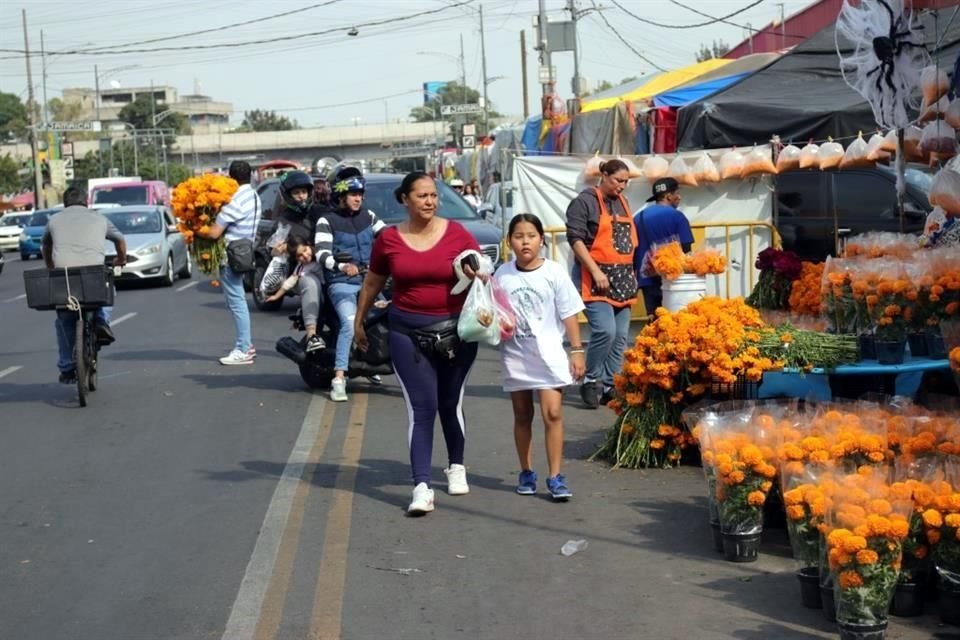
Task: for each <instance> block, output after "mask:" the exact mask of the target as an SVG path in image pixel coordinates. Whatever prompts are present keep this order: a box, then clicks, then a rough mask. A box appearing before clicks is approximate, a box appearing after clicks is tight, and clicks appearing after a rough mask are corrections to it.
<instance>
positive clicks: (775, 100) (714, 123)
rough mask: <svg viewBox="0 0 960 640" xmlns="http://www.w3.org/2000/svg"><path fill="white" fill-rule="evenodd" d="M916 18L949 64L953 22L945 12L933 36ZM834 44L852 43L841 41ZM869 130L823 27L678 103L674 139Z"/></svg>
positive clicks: (797, 136)
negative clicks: (747, 71) (756, 67)
mask: <svg viewBox="0 0 960 640" xmlns="http://www.w3.org/2000/svg"><path fill="white" fill-rule="evenodd" d="M922 21H923V25H924V28H925V30H926V33H927V34H930V35H929V36H928V46H929V47H930V48H933V44H934V42H935V41H936V40H937V39H939V41H940V49H939V51H937V52H936V54H935V56H934V57H935V58H936V59H938V60H939V64H940V66H941V68H943V69H947V70H950V69H952V68H953V64H954V60H955V58H956V56H957V52H958V51H960V47H958V44H960V20H953V21H950V20H948V19H947V17H946V16H944V17H943V19H941V20H940V21H939V28H940V30H941V33H939V34H938V33H937V26H938V25H937V24H935V20H934V17H933V16H932V15H931V14H925V15H924V16H922ZM944 29H945V30H946V31H945V32H944ZM841 40H842V38H841ZM840 46H841V51H846V52H849V51H850V50H851V49H852V45H851V43H849V42H846V41H843V40H842V41H841V42H840ZM876 128H877V125H876V122H875V121H874V117H873V111H872V110H871V109H870V105H869V104H868V103H867V102H866V101H865V100H864V99H863V98H862V97H861V96H860V94H858V93H856V92H855V91H853V89H851V88H850V87H849V86H847V84H846V82H844V80H843V77H842V76H841V74H840V63H839V59H838V56H837V47H836V43H835V29H834V25H830V26H829V27H827V28H825V29H823V30H822V31H820V32H819V33H818V34H816V35H815V36H813V37H812V38H810V39H809V40H807V41H806V42H804V43H803V44H801V45H799V46H797V47H796V48H794V49H793V50H792V51H791V52H789V53H787V54H785V55H784V56H782V57H781V58H779V59H778V60H776V61H775V62H773V63H772V64H770V65H769V66H767V67H766V68H764V69H762V70H760V71H758V72H756V73H754V74H752V75H750V76H748V77H746V78H744V79H742V80H741V81H740V82H737V83H735V84H732V85H730V86H729V87H728V88H726V89H725V90H722V91H720V92H719V93H715V94H713V95H710V96H707V97H705V98H702V99H700V100H698V101H697V102H694V103H691V104H688V105H687V106H686V107H683V108H682V109H680V113H679V118H678V123H677V143H678V148H680V149H712V148H720V147H729V146H746V145H750V144H753V143H755V142H766V141H768V140H769V139H770V137H771V136H773V135H779V136H780V138H781V139H783V140H785V141H798V142H799V141H806V140H809V139H814V140H824V139H826V138H827V137H830V136H832V137H834V138H844V137H849V136H855V135H857V133H858V132H859V131H871V130H874V129H876Z"/></svg>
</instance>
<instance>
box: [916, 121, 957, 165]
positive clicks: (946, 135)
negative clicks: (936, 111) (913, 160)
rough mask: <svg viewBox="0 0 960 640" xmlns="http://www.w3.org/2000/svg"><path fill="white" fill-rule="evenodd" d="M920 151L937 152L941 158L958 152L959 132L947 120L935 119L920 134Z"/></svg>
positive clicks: (950, 156)
mask: <svg viewBox="0 0 960 640" xmlns="http://www.w3.org/2000/svg"><path fill="white" fill-rule="evenodd" d="M920 153H922V154H928V153H935V154H937V157H938V158H940V159H947V158H952V157H953V156H955V155H956V154H957V132H956V130H955V129H954V128H953V127H951V126H950V125H948V124H947V123H946V122H943V121H940V120H935V121H934V122H931V123H930V124H928V125H927V126H925V127H924V128H923V134H922V135H921V136H920Z"/></svg>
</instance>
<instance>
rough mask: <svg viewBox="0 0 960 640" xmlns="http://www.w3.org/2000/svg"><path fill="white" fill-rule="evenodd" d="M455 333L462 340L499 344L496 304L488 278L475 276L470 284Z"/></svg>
mask: <svg viewBox="0 0 960 640" xmlns="http://www.w3.org/2000/svg"><path fill="white" fill-rule="evenodd" d="M457 335H459V336H460V339H461V340H463V341H464V342H483V343H486V344H489V345H490V346H493V347H495V346H497V345H498V344H500V323H499V322H498V320H497V304H496V301H495V300H494V297H493V284H492V283H491V282H490V281H489V280H486V281H484V279H483V278H476V279H474V281H473V284H471V285H470V291H468V292H467V299H466V301H465V302H464V303H463V310H462V311H461V312H460V319H459V320H458V321H457Z"/></svg>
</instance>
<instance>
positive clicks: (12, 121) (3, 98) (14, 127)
mask: <svg viewBox="0 0 960 640" xmlns="http://www.w3.org/2000/svg"><path fill="white" fill-rule="evenodd" d="M26 133H27V108H26V107H25V106H24V104H23V102H21V101H20V98H19V97H18V96H17V95H16V94H13V93H4V92H2V91H0V139H2V140H3V141H6V140H9V139H10V138H23V137H24V136H25V135H26Z"/></svg>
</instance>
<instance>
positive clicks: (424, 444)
mask: <svg viewBox="0 0 960 640" xmlns="http://www.w3.org/2000/svg"><path fill="white" fill-rule="evenodd" d="M443 320H444V318H442V317H437V316H428V315H422V314H418V313H409V312H406V311H401V310H399V309H397V308H396V307H393V308H391V310H390V357H391V359H392V360H393V368H394V371H395V372H396V375H397V380H399V381H400V387H401V389H402V390H403V397H404V399H405V400H406V403H407V416H408V421H409V426H408V431H407V444H408V445H409V447H410V467H411V469H412V471H413V483H414V484H415V485H416V484H419V483H421V482H425V483H427V484H428V485H429V484H430V463H431V459H432V457H433V424H434V422H435V421H436V418H437V414H438V413H439V414H440V425H441V426H442V427H443V439H444V440H445V441H446V443H447V457H448V459H449V463H450V464H463V449H464V445H465V443H466V436H465V434H466V421H465V419H464V417H463V391H464V388H465V387H466V384H467V376H468V375H469V374H470V368H471V367H472V366H473V362H474V360H476V357H477V344H476V343H469V342H464V343H461V344H460V346H459V347H458V348H457V354H456V357H454V358H453V359H451V360H448V359H446V358H442V357H437V356H429V357H428V356H427V355H424V354H423V353H421V352H420V351H419V350H418V349H417V346H416V345H415V344H414V342H413V338H411V337H410V336H409V335H407V332H409V331H411V330H413V329H419V328H422V327H426V326H428V325H431V324H434V323H437V322H441V321H443Z"/></svg>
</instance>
